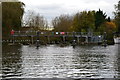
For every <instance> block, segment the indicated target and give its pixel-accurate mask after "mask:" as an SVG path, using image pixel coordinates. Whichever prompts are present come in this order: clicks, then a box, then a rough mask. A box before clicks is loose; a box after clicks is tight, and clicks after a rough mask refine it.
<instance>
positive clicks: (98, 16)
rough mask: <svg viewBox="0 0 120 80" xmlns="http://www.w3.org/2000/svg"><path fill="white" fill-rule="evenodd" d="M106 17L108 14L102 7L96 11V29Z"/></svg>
mask: <svg viewBox="0 0 120 80" xmlns="http://www.w3.org/2000/svg"><path fill="white" fill-rule="evenodd" d="M106 17H107V15H106V14H105V13H103V11H101V10H100V9H99V11H97V12H96V13H95V29H96V30H97V29H98V28H99V27H100V26H101V25H102V24H103V23H104V22H105V21H106Z"/></svg>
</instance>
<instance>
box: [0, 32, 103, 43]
mask: <svg viewBox="0 0 120 80" xmlns="http://www.w3.org/2000/svg"><path fill="white" fill-rule="evenodd" d="M10 36H11V37H12V38H11V39H10V40H3V41H2V42H13V43H17V42H30V43H31V44H34V42H37V41H40V40H41V39H42V37H46V39H47V43H50V42H51V37H58V38H62V41H63V42H66V39H67V38H70V37H71V38H72V39H73V40H76V43H81V39H82V38H84V40H83V41H82V42H84V43H101V42H103V39H104V35H99V34H97V33H95V32H92V33H90V32H88V33H86V32H52V31H49V32H45V31H14V32H11V35H10ZM27 37H29V39H26V38H27Z"/></svg>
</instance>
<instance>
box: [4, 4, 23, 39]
mask: <svg viewBox="0 0 120 80" xmlns="http://www.w3.org/2000/svg"><path fill="white" fill-rule="evenodd" d="M24 6H25V4H24V3H22V2H2V35H3V38H8V37H9V35H10V31H11V30H12V29H14V30H19V29H20V27H21V20H22V17H23V13H24Z"/></svg>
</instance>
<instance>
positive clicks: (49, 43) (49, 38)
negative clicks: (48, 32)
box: [47, 36, 50, 44]
mask: <svg viewBox="0 0 120 80" xmlns="http://www.w3.org/2000/svg"><path fill="white" fill-rule="evenodd" d="M47 38H48V43H49V44H50V37H49V36H47Z"/></svg>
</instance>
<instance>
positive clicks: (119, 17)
mask: <svg viewBox="0 0 120 80" xmlns="http://www.w3.org/2000/svg"><path fill="white" fill-rule="evenodd" d="M115 9H116V11H115V12H114V13H115V22H116V25H117V32H119V33H120V1H119V2H118V4H117V5H115Z"/></svg>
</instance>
